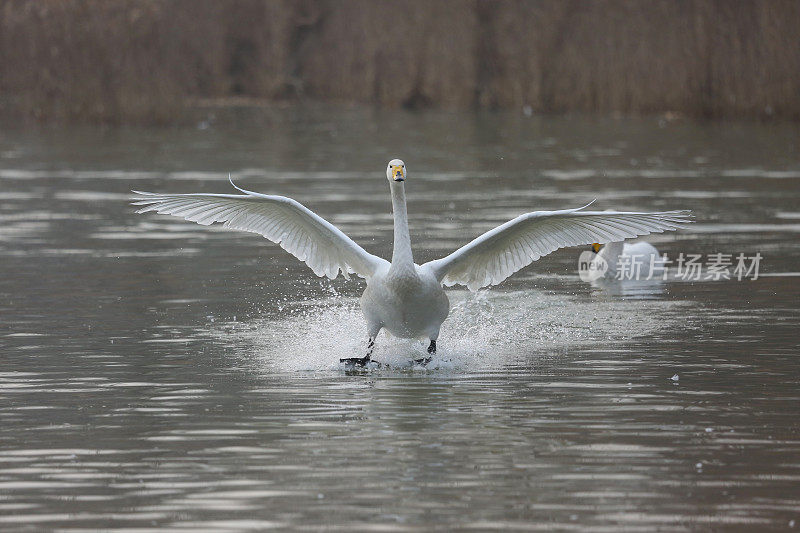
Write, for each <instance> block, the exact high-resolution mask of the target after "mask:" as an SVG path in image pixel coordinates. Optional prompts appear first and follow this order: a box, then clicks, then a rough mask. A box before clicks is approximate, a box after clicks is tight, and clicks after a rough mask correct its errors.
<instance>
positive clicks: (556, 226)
mask: <svg viewBox="0 0 800 533" xmlns="http://www.w3.org/2000/svg"><path fill="white" fill-rule="evenodd" d="M584 208H585V207H581V208H578V209H564V210H561V211H535V212H533V213H526V214H524V215H520V216H518V217H517V218H515V219H514V220H510V221H508V222H506V223H505V224H503V225H502V226H498V227H496V228H495V229H493V230H491V231H487V232H486V233H484V234H483V235H481V236H480V237H478V238H477V239H475V240H473V241H472V242H470V243H469V244H466V245H464V246H462V247H461V248H459V249H458V250H456V251H455V252H453V253H452V254H450V255H448V256H447V257H444V258H442V259H437V260H435V261H431V262H429V263H425V264H424V265H423V268H428V269H430V270H431V272H433V274H434V275H435V276H436V279H437V280H439V281H440V282H443V283H444V284H445V285H455V284H461V285H466V286H467V287H468V288H469V289H470V290H477V289H479V288H481V287H485V286H486V285H496V284H498V283H500V282H501V281H503V280H504V279H506V278H507V277H508V276H510V275H511V274H513V273H514V272H516V271H517V270H519V269H521V268H523V267H525V266H528V265H529V264H531V263H532V262H533V261H536V260H537V259H539V258H540V257H542V256H545V255H547V254H549V253H551V252H554V251H556V250H558V249H559V248H564V247H567V246H578V245H581V244H592V243H595V242H598V243H607V242H614V241H621V240H623V239H628V238H632V237H638V236H640V235H647V234H648V233H660V232H662V231H668V230H674V229H678V228H682V227H684V225H685V224H687V223H689V222H691V220H690V219H689V216H690V215H689V212H688V211H665V212H661V213H626V212H617V211H583V209H584Z"/></svg>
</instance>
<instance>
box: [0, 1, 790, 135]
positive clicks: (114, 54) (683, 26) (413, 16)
mask: <svg viewBox="0 0 800 533" xmlns="http://www.w3.org/2000/svg"><path fill="white" fill-rule="evenodd" d="M799 43H800V2H797V1H794V0H769V1H767V0H763V1H757V0H743V1H727V0H716V1H715V0H684V1H675V0H664V1H648V2H632V1H623V0H613V1H567V0H542V1H536V2H523V1H486V0H471V1H467V0H451V1H436V2H431V1H427V0H404V1H393V2H389V1H372V0H352V1H346V2H342V1H333V0H316V1H289V0H275V1H256V0H243V1H210V0H173V1H154V0H136V1H133V0H112V1H109V0H60V1H46V0H45V1H42V0H2V1H0V111H2V112H4V113H5V114H9V113H10V114H15V115H19V116H24V117H33V118H35V119H39V120H81V121H91V122H122V123H125V122H138V123H165V122H170V121H173V120H175V119H176V118H177V117H179V116H180V114H181V113H182V112H183V111H184V110H185V109H186V108H187V107H192V106H197V105H209V104H211V105H217V104H225V103H228V104H230V103H242V102H244V103H258V102H266V103H271V102H293V101H305V100H317V101H329V102H339V103H363V104H378V105H383V106H389V107H405V108H410V109H419V108H428V107H431V108H445V109H470V108H488V109H521V110H524V111H525V112H526V113H564V112H600V113H612V114H614V113H618V114H650V113H667V112H669V113H675V114H679V115H686V116H695V117H760V118H770V117H778V118H788V119H793V120H796V119H798V118H800V96H799V95H800V45H799Z"/></svg>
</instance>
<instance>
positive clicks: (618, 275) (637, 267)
mask: <svg viewBox="0 0 800 533" xmlns="http://www.w3.org/2000/svg"><path fill="white" fill-rule="evenodd" d="M592 251H593V252H594V257H593V258H592V260H591V265H590V267H589V270H590V271H591V272H596V273H597V276H598V278H605V279H607V280H612V279H615V280H620V281H626V280H636V281H642V280H651V279H654V278H658V279H660V278H661V276H662V275H663V272H664V262H663V259H662V257H661V255H660V254H659V253H658V250H657V249H656V247H655V246H653V245H652V244H650V243H647V242H636V243H627V242H622V241H617V242H610V243H608V244H606V245H605V246H604V245H602V244H600V243H597V242H596V243H593V244H592Z"/></svg>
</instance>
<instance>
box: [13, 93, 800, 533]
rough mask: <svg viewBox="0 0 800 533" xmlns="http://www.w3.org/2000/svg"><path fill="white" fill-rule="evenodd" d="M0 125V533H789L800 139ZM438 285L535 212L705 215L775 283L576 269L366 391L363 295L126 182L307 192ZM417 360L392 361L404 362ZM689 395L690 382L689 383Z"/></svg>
mask: <svg viewBox="0 0 800 533" xmlns="http://www.w3.org/2000/svg"><path fill="white" fill-rule="evenodd" d="M230 114H231V116H225V115H222V114H220V115H219V116H218V117H217V121H216V122H215V124H214V126H213V127H212V128H210V129H207V130H199V129H196V128H176V129H163V130H141V129H113V130H107V129H91V128H81V127H76V128H70V129H36V130H30V129H20V128H16V127H13V126H8V127H4V128H3V129H2V130H0V157H2V159H1V160H0V260H1V261H2V263H0V318H1V319H2V320H1V322H0V353H1V354H2V359H0V360H1V361H2V364H1V366H0V529H12V530H14V529H17V530H19V529H31V530H38V529H92V528H104V529H110V530H114V529H125V528H137V529H140V530H147V529H158V530H165V529H184V530H245V529H266V528H270V527H278V528H287V527H295V528H303V527H308V528H319V527H322V526H325V525H329V526H331V527H332V528H333V529H343V530H352V529H368V528H373V529H380V528H390V529H397V530H424V529H431V528H436V527H438V528H442V529H446V528H454V527H459V528H474V529H492V528H509V527H518V528H521V529H537V528H538V529H548V528H561V529H574V530H586V529H595V530H615V531H616V530H619V529H620V528H622V529H628V530H639V531H651V530H653V529H656V528H660V529H663V530H689V529H701V530H705V529H728V528H735V529H753V528H763V527H771V528H788V527H790V522H791V521H792V520H795V521H800V516H798V515H799V514H800V511H798V508H799V507H800V489H798V487H800V459H798V457H800V423H798V416H797V410H798V405H800V404H799V403H798V401H799V400H800V395H799V394H798V392H797V391H798V376H799V375H800V372H799V371H800V365H799V364H798V360H797V357H798V341H797V329H798V316H800V313H798V310H800V304H798V296H800V295H799V294H798V282H797V275H798V272H800V266H799V263H798V259H800V241H798V239H797V236H798V233H800V224H798V222H797V221H798V220H800V207H798V206H800V202H798V198H799V197H800V157H798V150H797V148H798V139H799V137H800V136H799V135H798V129H797V127H796V126H793V125H781V124H749V123H724V124H697V123H683V122H674V123H661V124H659V121H658V120H655V119H653V120H649V119H643V120H620V121H611V120H589V119H578V118H571V119H558V118H549V119H525V118H522V117H516V116H512V115H492V114H482V115H461V114H447V113H440V114H421V115H416V114H407V113H401V112H386V111H373V110H360V109H356V110H337V109H330V108H325V107H322V108H311V109H306V110H299V109H285V110H260V111H256V112H254V111H252V110H250V111H245V112H240V111H236V110H234V111H231V112H230ZM394 156H400V157H403V158H404V159H405V160H406V162H407V163H408V165H409V169H410V172H411V175H410V177H409V183H408V190H409V201H410V206H409V211H410V216H411V225H412V226H411V230H412V235H413V239H414V244H415V249H416V251H417V252H416V253H417V257H416V259H417V260H418V261H425V260H427V259H431V258H433V257H436V256H439V255H442V254H444V253H446V252H447V251H449V250H450V249H452V248H454V247H456V246H458V245H459V244H461V243H463V242H464V241H466V240H467V239H469V238H471V237H472V236H474V235H476V234H478V233H479V232H481V231H483V230H485V229H488V228H490V227H492V226H493V225H495V224H497V223H499V222H503V221H505V220H507V219H508V218H510V217H512V216H515V215H517V214H519V213H521V212H524V211H526V210H530V209H549V208H561V207H568V206H576V205H581V204H583V203H586V202H588V201H589V200H591V199H593V198H597V199H598V205H600V206H601V207H602V208H603V209H605V208H626V209H642V210H645V209H673V208H689V209H692V210H694V211H695V213H696V215H697V219H698V223H697V224H696V226H695V227H694V228H693V231H691V232H683V233H681V234H679V235H665V236H657V237H654V238H653V239H651V242H653V243H655V244H656V245H657V246H658V248H659V249H660V250H662V251H663V252H666V253H668V254H670V255H673V254H677V253H678V252H681V251H684V252H691V253H702V254H708V253H713V252H718V251H722V252H728V253H738V252H745V253H748V254H751V253H754V252H756V251H760V252H761V253H762V254H763V256H764V260H763V263H762V273H763V277H761V279H758V280H756V281H741V282H738V281H720V282H711V281H698V282H681V281H674V280H673V281H667V282H665V283H663V284H657V285H656V286H654V287H653V286H650V285H647V286H644V287H641V286H622V287H599V286H591V285H589V284H585V283H582V282H581V281H580V280H579V279H578V276H577V273H576V266H577V254H578V252H579V251H578V250H563V251H560V252H557V253H555V254H553V255H552V256H549V257H546V258H544V259H542V260H541V261H539V262H537V263H535V264H534V266H532V267H530V268H528V269H525V270H523V271H522V272H520V273H519V274H518V275H517V276H515V277H514V278H512V279H511V280H509V281H507V282H506V283H505V284H503V285H502V286H500V287H498V288H495V289H493V290H492V291H489V292H484V293H479V294H477V295H472V294H469V293H467V292H465V291H454V292H453V293H452V294H451V300H452V301H453V302H454V305H455V310H454V313H453V316H452V317H451V319H449V320H448V322H446V323H445V328H444V331H443V336H442V341H441V343H440V345H441V349H442V353H441V355H440V357H439V358H438V360H437V361H436V362H435V364H434V365H432V368H431V369H429V370H421V369H419V368H414V369H411V368H403V367H402V365H399V364H398V365H395V366H393V367H390V368H388V369H382V370H378V371H372V372H366V373H363V374H358V375H346V374H345V373H344V372H343V371H342V369H341V368H340V367H339V366H338V365H337V364H336V361H337V360H338V357H339V356H340V355H344V354H347V355H350V354H351V353H353V352H357V353H360V350H361V349H362V348H363V346H362V345H363V343H364V339H363V338H361V331H362V330H361V327H362V326H361V321H360V317H359V314H358V310H357V308H356V307H355V297H356V296H357V295H358V294H359V292H360V290H361V288H362V285H361V284H360V282H358V281H353V282H349V283H348V282H344V281H341V280H338V281H335V282H320V281H319V280H317V279H316V278H312V277H311V276H310V273H309V272H308V271H307V269H306V268H305V267H304V266H302V265H300V264H299V263H296V262H295V260H294V259H293V258H291V257H290V256H288V255H286V254H285V253H284V252H283V251H282V250H280V249H279V248H278V247H276V246H272V245H269V244H268V243H266V242H265V241H263V239H260V238H259V237H257V236H253V235H249V234H239V233H231V232H227V231H224V230H220V229H218V228H203V227H199V226H195V225H192V224H187V223H182V222H181V221H179V220H177V219H172V218H166V217H158V216H153V215H148V216H138V215H134V214H133V209H132V208H131V207H130V206H128V205H127V203H126V202H127V198H128V196H129V193H128V191H129V189H132V188H133V189H144V190H148V189H154V190H164V191H176V192H178V191H214V192H227V190H228V186H227V185H226V183H225V179H226V177H227V173H228V172H229V171H230V172H232V173H233V175H234V176H235V177H238V178H239V179H240V180H241V181H243V182H244V183H246V185H247V187H248V188H251V189H255V190H261V191H265V192H276V193H277V192H280V193H282V194H286V195H290V196H293V197H296V198H298V199H299V200H301V201H302V202H304V203H305V204H306V205H308V206H310V207H311V208H313V209H315V210H316V211H317V212H319V213H320V214H322V215H323V216H325V217H326V218H328V219H329V220H332V221H333V222H335V223H336V224H338V225H339V226H340V227H341V228H342V229H343V230H344V231H345V232H347V233H348V234H349V235H351V236H353V238H355V239H356V240H358V241H359V242H360V243H362V244H363V245H364V246H365V247H366V248H367V249H368V250H370V251H372V252H375V253H379V254H383V255H389V252H390V243H391V217H390V214H389V208H390V204H389V201H388V197H387V194H386V190H385V187H386V185H385V179H384V178H383V177H382V175H381V170H382V168H383V165H384V164H385V162H386V160H388V159H389V158H391V157H394ZM423 349H424V347H423V346H421V345H416V344H407V343H400V342H397V341H395V340H391V339H387V338H381V339H380V341H379V347H378V350H379V352H378V353H379V355H380V356H381V357H382V358H384V359H385V360H391V361H402V360H404V359H407V358H409V357H410V356H413V355H414V354H416V353H418V352H421V351H422V350H423ZM676 375H677V379H672V378H673V377H674V376H676Z"/></svg>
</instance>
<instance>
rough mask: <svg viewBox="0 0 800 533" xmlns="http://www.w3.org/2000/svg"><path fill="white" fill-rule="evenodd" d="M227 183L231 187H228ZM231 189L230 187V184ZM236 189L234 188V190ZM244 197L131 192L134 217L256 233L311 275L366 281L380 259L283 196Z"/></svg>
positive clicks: (382, 261) (247, 193)
mask: <svg viewBox="0 0 800 533" xmlns="http://www.w3.org/2000/svg"><path fill="white" fill-rule="evenodd" d="M231 184H233V182H231ZM234 187H236V186H235V185H234ZM236 188H237V189H239V188H238V187H236ZM239 190H240V191H242V192H243V193H245V194H158V193H150V192H138V191H133V192H134V193H136V194H137V195H139V196H138V197H136V198H135V199H134V200H135V201H134V202H133V203H134V205H143V206H145V207H143V208H141V209H139V210H138V211H137V213H145V212H147V211H155V212H156V213H159V214H164V215H173V216H177V217H181V218H184V219H186V220H190V221H192V222H197V223H198V224H202V225H204V226H208V225H210V224H212V223H214V222H223V223H224V224H223V225H224V226H225V227H228V228H233V229H238V230H243V231H250V232H253V233H258V234H261V235H263V236H264V237H266V238H267V239H269V240H270V241H272V242H274V243H277V244H280V246H281V247H282V248H283V249H284V250H286V251H287V252H289V253H290V254H292V255H293V256H295V257H297V258H298V259H299V260H301V261H303V262H304V263H305V264H307V265H308V266H309V267H311V270H313V271H314V274H316V275H317V276H327V277H329V278H331V279H333V278H335V277H336V276H337V275H338V274H339V271H340V270H341V271H342V274H343V275H344V276H345V277H348V273H349V272H355V273H356V274H358V275H359V276H361V277H362V278H370V277H372V275H373V274H374V273H375V271H376V270H377V269H378V268H380V267H381V266H382V265H388V262H387V261H386V260H385V259H381V258H380V257H376V256H374V255H372V254H370V253H367V251H366V250H364V249H363V248H362V247H361V246H359V245H358V244H356V243H355V242H354V241H353V240H352V239H351V238H350V237H348V236H347V235H345V234H344V233H342V231H341V230H340V229H339V228H337V227H336V226H334V225H333V224H331V223H330V222H328V221H327V220H325V219H323V218H322V217H321V216H319V215H317V214H316V213H314V212H313V211H311V210H310V209H308V208H307V207H305V206H304V205H302V204H300V203H299V202H296V201H295V200H292V199H291V198H286V197H284V196H269V195H266V194H260V193H256V192H252V191H246V190H244V189H239Z"/></svg>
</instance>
